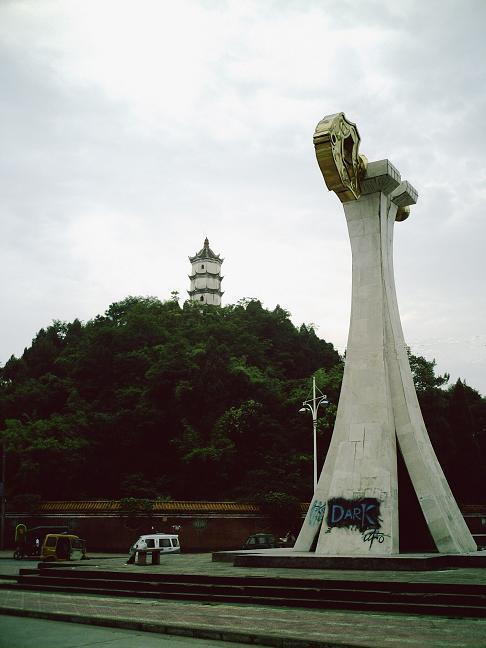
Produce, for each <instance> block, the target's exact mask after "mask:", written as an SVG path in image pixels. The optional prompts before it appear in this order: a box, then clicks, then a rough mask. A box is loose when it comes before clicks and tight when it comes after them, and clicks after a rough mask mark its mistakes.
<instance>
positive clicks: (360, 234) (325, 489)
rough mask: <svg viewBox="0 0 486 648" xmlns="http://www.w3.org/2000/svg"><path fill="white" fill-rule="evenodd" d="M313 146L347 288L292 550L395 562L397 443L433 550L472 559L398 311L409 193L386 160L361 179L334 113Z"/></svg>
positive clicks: (351, 144) (347, 128) (347, 135)
mask: <svg viewBox="0 0 486 648" xmlns="http://www.w3.org/2000/svg"><path fill="white" fill-rule="evenodd" d="M353 129H354V130H353ZM314 142H315V146H316V154H317V159H318V162H319V166H320V167H321V170H322V171H323V174H324V177H325V179H326V184H327V185H328V187H329V188H330V189H332V190H334V191H336V193H337V195H338V196H339V197H340V199H341V201H342V202H343V204H344V212H345V215H346V221H347V225H348V232H349V237H350V242H351V250H352V258H353V273H352V277H353V285H352V304H351V322H350V328H349V337H348V345H347V352H346V363H345V369H344V376H343V384H342V388H341V396H340V399H339V406H338V412H337V416H336V423H335V427H334V431H333V436H332V439H331V444H330V447H329V450H328V453H327V457H326V461H325V463H324V467H323V469H322V473H321V476H320V478H319V481H318V484H317V487H316V491H315V493H314V496H313V498H312V502H311V504H310V506H309V510H308V512H307V515H306V518H305V521H304V524H303V526H302V529H301V532H300V534H299V536H298V538H297V541H296V543H295V546H294V550H295V551H309V550H310V549H311V548H312V547H313V545H314V543H315V542H316V537H317V545H316V552H317V553H323V554H344V555H346V554H347V555H356V554H369V553H370V552H371V553H379V554H393V553H398V551H399V519H398V515H399V510H398V483H397V453H396V445H395V444H396V438H398V442H399V444H400V449H401V451H402V455H403V458H404V461H405V464H406V467H407V470H408V472H409V474H410V477H411V481H412V484H413V487H414V489H415V492H416V493H417V497H418V500H419V503H420V505H421V507H422V511H423V513H424V517H425V520H426V522H427V524H428V527H429V529H430V531H431V534H432V537H433V538H434V541H435V543H436V545H437V548H438V549H439V551H442V552H450V553H461V552H467V551H475V550H476V545H475V543H474V540H473V539H472V536H471V534H470V532H469V530H468V528H467V526H466V524H465V522H464V519H463V517H462V515H461V513H460V511H459V508H458V506H457V504H456V502H455V500H454V497H453V495H452V493H451V491H450V488H449V486H448V484H447V480H446V479H445V477H444V474H443V472H442V469H441V467H440V465H439V462H438V461H437V458H436V456H435V453H434V450H433V448H432V445H431V442H430V439H429V437H428V434H427V430H426V428H425V425H424V422H423V419H422V415H421V412H420V407H419V405H418V401H417V396H416V393H415V388H414V384H413V379H412V374H411V371H410V365H409V362H408V357H407V352H406V347H405V343H404V339H403V332H402V328H401V324H400V316H399V312H398V305H397V299H396V292H395V281H394V275H393V228H394V224H395V220H404V219H405V218H406V217H407V215H408V212H407V211H406V210H407V209H408V205H410V204H413V203H415V201H416V197H417V194H416V192H415V190H414V189H413V187H411V186H410V185H409V184H408V183H407V182H403V183H401V184H400V174H399V173H398V171H397V170H396V169H395V168H394V167H393V165H392V164H390V162H388V160H382V161H380V162H373V163H371V164H369V165H368V168H367V170H366V173H365V174H364V173H363V164H364V161H363V159H362V158H360V157H359V156H358V150H357V149H358V144H359V135H358V133H357V130H356V127H355V126H354V125H353V124H351V123H350V122H348V121H347V120H346V119H345V117H344V115H343V114H342V113H338V114H337V115H331V116H329V117H326V118H324V120H322V122H320V123H319V125H318V127H317V129H316V134H315V137H314ZM351 153H352V155H353V156H354V157H353V159H347V160H345V159H344V157H345V156H346V155H348V156H349V155H351ZM360 170H361V177H359V173H360Z"/></svg>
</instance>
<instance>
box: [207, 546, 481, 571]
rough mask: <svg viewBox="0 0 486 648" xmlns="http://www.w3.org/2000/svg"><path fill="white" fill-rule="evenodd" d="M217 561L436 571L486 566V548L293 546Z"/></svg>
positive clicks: (221, 556) (227, 554)
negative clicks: (342, 551)
mask: <svg viewBox="0 0 486 648" xmlns="http://www.w3.org/2000/svg"><path fill="white" fill-rule="evenodd" d="M213 562H230V563H232V564H233V565H234V566H235V567H262V568H279V567H284V568H286V569H289V568H291V569H292V568H293V569H339V570H342V569H348V570H360V571H377V570H379V571H436V570H439V569H458V568H460V569H467V568H472V569H477V568H480V567H481V568H485V567H486V552H480V551H476V552H471V553H464V554H444V553H413V554H412V553H411V554H391V555H390V554H386V555H379V554H370V555H369V556H342V555H336V556H331V555H322V554H316V553H313V552H308V551H302V552H300V551H292V550H289V549H261V550H259V551H258V550H255V551H217V552H214V553H213Z"/></svg>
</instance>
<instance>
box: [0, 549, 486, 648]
mask: <svg viewBox="0 0 486 648" xmlns="http://www.w3.org/2000/svg"><path fill="white" fill-rule="evenodd" d="M10 555H11V554H10V553H8V554H3V555H1V554H0V576H1V575H3V576H4V577H7V578H4V580H3V581H1V585H2V589H0V613H1V614H7V615H15V616H28V617H37V618H45V619H56V620H61V621H71V622H76V623H85V624H90V625H101V626H107V627H113V628H126V629H131V630H137V631H149V632H156V633H161V634H168V635H173V636H176V635H177V636H187V637H200V638H205V639H212V640H222V641H232V642H239V643H251V644H253V645H268V646H280V647H281V648H291V647H294V648H298V647H299V648H300V647H304V646H306V647H309V648H310V647H314V648H321V647H324V646H326V647H328V648H330V647H332V646H340V647H341V648H342V647H343V646H353V647H357V646H361V647H373V648H391V647H393V648H396V647H397V646H398V647H399V648H401V647H406V648H486V619H457V618H454V619H449V618H446V617H432V616H423V615H420V616H418V615H409V614H397V613H396V614H391V613H383V612H376V613H374V612H372V613H370V612H356V611H339V610H321V609H318V610H310V609H295V608H283V607H271V606H256V605H238V604H227V603H199V602H189V601H171V600H167V599H147V598H137V597H136V596H135V597H130V598H123V597H115V596H104V595H85V594H75V593H72V594H71V593H53V592H36V591H23V590H15V589H13V588H12V584H11V583H12V581H9V580H8V576H9V575H10V576H12V575H13V574H15V573H17V570H18V568H19V566H22V567H35V565H36V563H35V562H34V563H32V562H30V561H22V564H19V562H14V561H12V560H9V559H8V557H9V556H10ZM2 558H3V559H2ZM125 560H126V556H121V555H119V556H113V557H109V558H99V557H98V558H97V557H96V556H93V558H92V559H91V560H89V561H87V562H86V563H84V565H83V567H84V566H85V567H86V568H89V569H93V568H99V569H116V570H120V571H125V570H126V571H138V572H140V571H142V570H143V571H144V572H151V573H179V574H183V573H198V574H213V575H221V576H225V575H228V576H229V575H235V574H237V575H241V576H243V575H257V576H270V575H271V576H282V577H293V578H296V577H299V578H316V577H318V576H322V577H323V578H333V579H339V578H349V577H350V572H345V571H341V572H340V571H336V570H332V571H331V570H318V571H316V570H305V569H299V570H296V569H271V570H270V569H259V568H235V567H233V566H232V565H231V564H228V563H213V562H211V555H210V554H181V555H179V556H165V557H164V559H163V560H161V565H147V566H145V567H139V566H136V565H125ZM12 563H13V564H12ZM83 567H81V568H83ZM352 575H353V578H363V579H367V580H374V581H376V580H387V581H390V580H395V581H399V580H408V581H412V582H426V581H428V582H448V583H485V582H486V570H485V569H454V570H441V571H437V572H355V571H353V572H352ZM1 622H2V617H0V628H1ZM223 646H224V644H222V648H223Z"/></svg>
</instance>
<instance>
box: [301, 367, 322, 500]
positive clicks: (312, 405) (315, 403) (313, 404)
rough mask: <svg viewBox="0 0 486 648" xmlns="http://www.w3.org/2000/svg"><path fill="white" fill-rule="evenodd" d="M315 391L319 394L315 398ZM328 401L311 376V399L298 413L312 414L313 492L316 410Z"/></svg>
mask: <svg viewBox="0 0 486 648" xmlns="http://www.w3.org/2000/svg"><path fill="white" fill-rule="evenodd" d="M316 389H317V391H318V392H319V393H318V395H317V396H316ZM328 402H329V401H328V400H327V396H326V395H325V394H323V393H322V392H321V390H320V389H319V387H316V377H315V376H312V398H309V399H308V400H305V401H304V402H303V403H302V407H301V408H300V410H299V412H306V411H309V412H310V413H311V414H312V428H313V437H314V492H315V491H316V487H317V410H318V409H319V405H326V404H327V403H328Z"/></svg>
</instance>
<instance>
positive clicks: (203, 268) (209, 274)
mask: <svg viewBox="0 0 486 648" xmlns="http://www.w3.org/2000/svg"><path fill="white" fill-rule="evenodd" d="M189 261H190V262H191V264H192V273H191V274H190V275H189V279H190V280H191V289H190V290H188V291H187V292H188V293H189V297H190V299H191V301H197V302H199V303H201V304H211V305H213V306H221V297H222V296H223V292H222V290H221V282H222V280H223V277H222V276H221V264H222V263H223V261H224V259H221V258H220V256H219V254H214V252H213V251H212V250H211V248H210V247H209V241H208V239H207V238H205V239H204V246H203V248H202V250H199V252H197V254H195V255H194V256H193V257H189Z"/></svg>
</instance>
